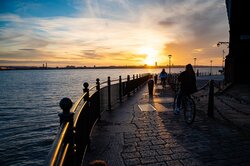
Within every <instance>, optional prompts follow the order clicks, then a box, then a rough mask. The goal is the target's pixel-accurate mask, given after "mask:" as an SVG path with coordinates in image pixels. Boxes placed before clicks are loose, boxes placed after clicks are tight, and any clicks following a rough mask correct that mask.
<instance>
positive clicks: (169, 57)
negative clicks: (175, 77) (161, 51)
mask: <svg viewBox="0 0 250 166" xmlns="http://www.w3.org/2000/svg"><path fill="white" fill-rule="evenodd" d="M171 57H172V55H168V63H169V66H168V67H169V74H170V73H171Z"/></svg>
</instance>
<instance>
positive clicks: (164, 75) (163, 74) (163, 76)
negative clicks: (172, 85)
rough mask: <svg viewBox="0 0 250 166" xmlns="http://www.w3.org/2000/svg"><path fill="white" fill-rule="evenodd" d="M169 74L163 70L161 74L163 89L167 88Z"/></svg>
mask: <svg viewBox="0 0 250 166" xmlns="http://www.w3.org/2000/svg"><path fill="white" fill-rule="evenodd" d="M167 76H168V75H167V72H166V71H165V69H162V71H161V73H160V76H159V77H160V79H161V85H162V87H163V88H165V86H166V79H167Z"/></svg>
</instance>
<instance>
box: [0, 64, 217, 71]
mask: <svg viewBox="0 0 250 166" xmlns="http://www.w3.org/2000/svg"><path fill="white" fill-rule="evenodd" d="M209 67H211V66H196V68H209ZM162 68H169V67H168V66H99V67H87V66H84V67H76V66H66V67H47V68H46V67H37V66H0V71H3V70H71V69H162ZM171 68H185V66H184V65H176V66H171ZM213 68H221V66H213Z"/></svg>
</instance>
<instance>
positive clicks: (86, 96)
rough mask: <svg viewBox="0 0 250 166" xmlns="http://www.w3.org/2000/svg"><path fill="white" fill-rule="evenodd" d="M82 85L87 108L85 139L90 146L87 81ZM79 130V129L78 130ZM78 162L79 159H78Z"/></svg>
mask: <svg viewBox="0 0 250 166" xmlns="http://www.w3.org/2000/svg"><path fill="white" fill-rule="evenodd" d="M83 87H84V89H83V92H84V93H86V95H85V96H84V101H86V102H87V103H86V104H87V109H86V116H87V117H86V119H87V121H86V125H87V126H85V127H86V130H87V135H85V139H86V140H87V142H88V145H89V147H90V143H91V141H90V137H89V135H90V131H91V127H90V126H91V124H90V123H91V119H90V110H89V107H90V103H89V88H88V87H89V84H88V83H87V82H84V83H83ZM80 132H81V131H80ZM78 162H79V161H78Z"/></svg>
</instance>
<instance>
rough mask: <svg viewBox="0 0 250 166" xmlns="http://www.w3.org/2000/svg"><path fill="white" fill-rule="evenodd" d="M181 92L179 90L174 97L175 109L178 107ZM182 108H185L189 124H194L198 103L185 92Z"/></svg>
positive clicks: (186, 119)
mask: <svg viewBox="0 0 250 166" xmlns="http://www.w3.org/2000/svg"><path fill="white" fill-rule="evenodd" d="M179 93H180V91H178V92H177V93H176V95H175V97H174V103H173V110H174V111H175V109H176V108H177V98H178V95H179ZM180 110H183V113H184V120H185V122H186V123H187V124H192V123H193V122H194V119H195V114H196V105H195V102H194V100H193V99H192V97H191V95H185V94H183V95H182V97H181V108H180Z"/></svg>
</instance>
